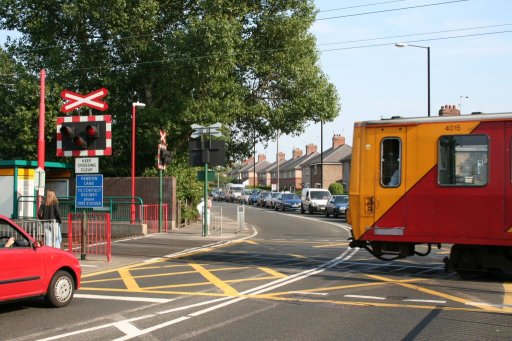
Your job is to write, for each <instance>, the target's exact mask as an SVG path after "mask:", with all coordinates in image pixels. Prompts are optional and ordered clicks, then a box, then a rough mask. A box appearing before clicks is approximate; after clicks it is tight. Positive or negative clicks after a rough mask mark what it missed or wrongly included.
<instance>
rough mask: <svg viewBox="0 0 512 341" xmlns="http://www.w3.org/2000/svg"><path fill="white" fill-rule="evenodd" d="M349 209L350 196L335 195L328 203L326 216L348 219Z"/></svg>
mask: <svg viewBox="0 0 512 341" xmlns="http://www.w3.org/2000/svg"><path fill="white" fill-rule="evenodd" d="M347 209H348V195H345V194H340V195H333V196H331V198H330V199H329V201H328V202H327V206H326V207H325V216H326V217H329V215H331V214H332V215H333V216H334V217H336V218H337V217H339V216H342V217H346V212H347Z"/></svg>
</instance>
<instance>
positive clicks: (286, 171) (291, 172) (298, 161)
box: [279, 144, 318, 192]
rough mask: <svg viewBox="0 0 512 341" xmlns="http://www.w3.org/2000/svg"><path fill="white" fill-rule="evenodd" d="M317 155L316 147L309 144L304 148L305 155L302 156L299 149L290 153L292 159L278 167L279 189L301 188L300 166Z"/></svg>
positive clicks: (294, 189) (291, 189)
mask: <svg viewBox="0 0 512 341" xmlns="http://www.w3.org/2000/svg"><path fill="white" fill-rule="evenodd" d="M316 154H318V153H317V151H316V146H315V145H314V144H309V145H307V146H306V155H303V153H302V150H301V149H300V148H295V149H293V151H292V158H291V159H290V160H288V161H287V162H286V163H284V164H283V165H282V167H280V169H279V172H280V181H279V184H280V187H281V188H282V189H284V190H288V191H291V192H293V191H296V190H300V189H302V187H303V176H302V165H303V164H305V163H307V162H308V161H309V160H311V159H312V158H314V157H315V155H316Z"/></svg>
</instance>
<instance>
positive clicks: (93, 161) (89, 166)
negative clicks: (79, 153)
mask: <svg viewBox="0 0 512 341" xmlns="http://www.w3.org/2000/svg"><path fill="white" fill-rule="evenodd" d="M99 172H100V164H99V158H97V157H77V158H76V159H75V174H83V173H93V174H96V173H99Z"/></svg>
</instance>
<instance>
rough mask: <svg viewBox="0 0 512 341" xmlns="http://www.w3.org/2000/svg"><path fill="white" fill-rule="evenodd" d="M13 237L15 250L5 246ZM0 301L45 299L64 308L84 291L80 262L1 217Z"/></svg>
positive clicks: (55, 305) (12, 247) (54, 305)
mask: <svg viewBox="0 0 512 341" xmlns="http://www.w3.org/2000/svg"><path fill="white" fill-rule="evenodd" d="M10 238H13V239H14V244H13V245H12V246H11V247H5V246H6V244H7V242H8V241H9V240H10ZM0 259H1V266H0V267H1V271H0V302H3V301H8V300H14V299H21V298H28V297H37V296H45V298H46V300H47V302H48V303H49V304H50V305H52V306H53V307H64V306H65V305H67V304H69V302H71V300H72V299H73V295H74V293H75V290H77V289H78V288H80V276H81V268H80V263H79V262H78V260H77V259H76V257H74V256H73V255H72V254H71V253H69V252H66V251H63V250H59V249H56V248H53V247H49V246H42V245H41V242H38V241H36V240H35V239H34V238H32V237H31V236H30V235H29V234H28V233H27V232H26V231H24V230H23V229H22V228H21V227H20V226H18V225H17V224H16V223H15V222H14V221H12V220H10V219H9V218H7V217H5V216H3V215H0Z"/></svg>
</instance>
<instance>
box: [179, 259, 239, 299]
mask: <svg viewBox="0 0 512 341" xmlns="http://www.w3.org/2000/svg"><path fill="white" fill-rule="evenodd" d="M189 265H190V266H191V267H192V268H193V269H195V270H196V271H197V272H199V273H200V274H201V275H202V276H203V277H204V278H206V279H207V280H208V281H210V282H211V283H213V285H215V286H216V287H217V288H219V289H221V290H222V291H224V294H226V295H228V296H238V295H240V293H239V292H238V291H236V290H235V289H234V288H233V287H231V286H230V285H228V284H226V283H225V282H223V281H222V280H221V279H220V278H219V277H217V276H215V275H214V274H213V273H212V272H211V271H208V270H206V268H205V267H203V266H201V265H199V264H194V263H189Z"/></svg>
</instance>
